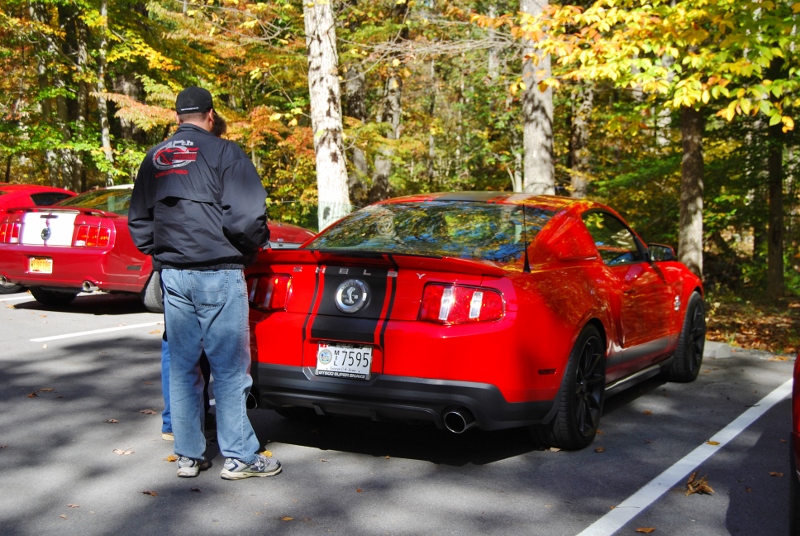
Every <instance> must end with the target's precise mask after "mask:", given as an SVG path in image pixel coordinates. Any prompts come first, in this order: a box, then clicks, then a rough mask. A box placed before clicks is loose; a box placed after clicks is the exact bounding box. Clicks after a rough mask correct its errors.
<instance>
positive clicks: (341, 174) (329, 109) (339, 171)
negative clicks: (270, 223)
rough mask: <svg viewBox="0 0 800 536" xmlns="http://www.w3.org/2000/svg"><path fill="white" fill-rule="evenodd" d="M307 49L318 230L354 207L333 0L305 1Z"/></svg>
mask: <svg viewBox="0 0 800 536" xmlns="http://www.w3.org/2000/svg"><path fill="white" fill-rule="evenodd" d="M303 14H304V17H305V31H306V47H307V48H308V90H309V96H310V102H311V128H312V130H313V132H314V151H315V152H316V155H317V158H316V161H317V191H318V196H319V213H318V215H317V221H318V224H319V230H322V229H324V228H325V227H327V226H328V225H330V224H331V223H333V222H335V221H336V220H338V219H340V218H341V217H343V216H346V215H347V214H348V213H349V212H350V209H351V206H350V196H349V194H348V190H347V169H346V166H345V157H344V144H343V141H342V130H343V127H342V103H341V90H340V88H339V55H338V53H337V51H336V28H335V27H334V20H333V10H332V9H331V3H330V0H313V1H311V0H309V1H307V2H304V4H303Z"/></svg>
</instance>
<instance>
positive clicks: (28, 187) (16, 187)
mask: <svg viewBox="0 0 800 536" xmlns="http://www.w3.org/2000/svg"><path fill="white" fill-rule="evenodd" d="M0 191H3V192H8V193H11V192H24V191H40V192H67V193H72V191H70V190H67V189H66V188H58V187H55V186H44V185H41V184H14V183H10V182H0Z"/></svg>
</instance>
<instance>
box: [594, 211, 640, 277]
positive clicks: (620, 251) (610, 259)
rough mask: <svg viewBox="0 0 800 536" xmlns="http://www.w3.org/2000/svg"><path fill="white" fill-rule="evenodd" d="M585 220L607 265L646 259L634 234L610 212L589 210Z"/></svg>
mask: <svg viewBox="0 0 800 536" xmlns="http://www.w3.org/2000/svg"><path fill="white" fill-rule="evenodd" d="M583 222H584V224H586V229H588V231H589V234H591V235H592V239H593V240H594V245H595V246H597V251H598V252H599V253H600V257H601V258H602V259H603V262H604V263H606V264H607V265H609V266H616V265H618V264H628V263H632V262H640V261H642V260H644V257H643V255H642V253H641V251H639V247H638V246H637V244H636V237H635V236H634V234H633V233H632V232H631V231H630V230H629V229H628V228H627V227H625V224H623V223H622V222H621V221H620V220H619V219H617V218H615V217H614V216H612V215H611V214H609V213H608V212H587V213H585V214H584V215H583Z"/></svg>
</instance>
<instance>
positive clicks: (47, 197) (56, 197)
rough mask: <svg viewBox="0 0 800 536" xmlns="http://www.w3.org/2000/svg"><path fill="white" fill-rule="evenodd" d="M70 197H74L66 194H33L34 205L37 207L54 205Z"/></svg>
mask: <svg viewBox="0 0 800 536" xmlns="http://www.w3.org/2000/svg"><path fill="white" fill-rule="evenodd" d="M69 197H72V194H68V193H66V192H40V193H38V194H31V199H32V200H33V204H34V205H36V206H37V207H42V206H47V205H54V204H56V203H58V202H59V201H63V200H64V199H67V198H69Z"/></svg>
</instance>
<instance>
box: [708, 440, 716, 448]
mask: <svg viewBox="0 0 800 536" xmlns="http://www.w3.org/2000/svg"><path fill="white" fill-rule="evenodd" d="M706 445H711V446H712V447H716V446H717V445H719V441H706Z"/></svg>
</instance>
